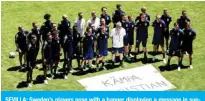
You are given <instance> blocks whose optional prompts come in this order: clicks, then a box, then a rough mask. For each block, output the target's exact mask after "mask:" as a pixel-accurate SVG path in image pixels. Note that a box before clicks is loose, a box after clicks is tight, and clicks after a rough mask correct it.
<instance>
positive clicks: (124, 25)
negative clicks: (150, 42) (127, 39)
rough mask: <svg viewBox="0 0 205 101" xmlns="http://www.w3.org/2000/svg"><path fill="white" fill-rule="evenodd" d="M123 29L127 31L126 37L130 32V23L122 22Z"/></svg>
mask: <svg viewBox="0 0 205 101" xmlns="http://www.w3.org/2000/svg"><path fill="white" fill-rule="evenodd" d="M122 27H123V28H124V29H125V31H126V36H127V35H128V33H129V30H130V24H129V22H128V21H122Z"/></svg>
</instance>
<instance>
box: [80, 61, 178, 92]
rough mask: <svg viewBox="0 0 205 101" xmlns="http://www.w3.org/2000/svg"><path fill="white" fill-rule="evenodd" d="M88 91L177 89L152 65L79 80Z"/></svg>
mask: <svg viewBox="0 0 205 101" xmlns="http://www.w3.org/2000/svg"><path fill="white" fill-rule="evenodd" d="M78 82H79V83H80V84H81V85H82V86H83V87H85V89H86V90H88V91H99V90H100V91H163V90H169V89H174V88H176V87H175V86H174V85H172V84H171V83H170V82H169V81H167V80H166V79H165V78H164V77H163V76H162V75H161V74H160V73H159V72H158V71H157V70H156V69H155V68H154V67H153V66H152V65H144V66H141V67H136V68H132V69H126V70H122V71H117V72H112V73H108V74H103V75H99V76H94V77H89V78H85V79H81V80H78Z"/></svg>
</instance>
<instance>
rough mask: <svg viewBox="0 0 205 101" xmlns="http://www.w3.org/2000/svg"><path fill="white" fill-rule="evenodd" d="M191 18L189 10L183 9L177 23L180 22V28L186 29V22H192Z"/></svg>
mask: <svg viewBox="0 0 205 101" xmlns="http://www.w3.org/2000/svg"><path fill="white" fill-rule="evenodd" d="M190 21H191V20H190V19H189V17H188V16H187V12H186V10H183V11H182V16H180V17H179V18H178V19H177V23H178V24H179V28H180V29H185V28H186V23H187V22H190Z"/></svg>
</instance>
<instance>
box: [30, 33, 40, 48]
mask: <svg viewBox="0 0 205 101" xmlns="http://www.w3.org/2000/svg"><path fill="white" fill-rule="evenodd" d="M31 35H35V36H36V38H37V41H36V45H38V46H39V45H40V39H41V34H40V29H31V33H30V34H29V35H28V40H29V41H31Z"/></svg>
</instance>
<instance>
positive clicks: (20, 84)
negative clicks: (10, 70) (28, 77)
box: [16, 81, 28, 88]
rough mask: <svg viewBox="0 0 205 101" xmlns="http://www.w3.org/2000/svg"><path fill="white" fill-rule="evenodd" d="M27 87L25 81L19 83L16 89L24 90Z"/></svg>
mask: <svg viewBox="0 0 205 101" xmlns="http://www.w3.org/2000/svg"><path fill="white" fill-rule="evenodd" d="M26 87H28V83H27V82H26V81H22V82H19V84H18V85H17V86H16V88H26Z"/></svg>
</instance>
